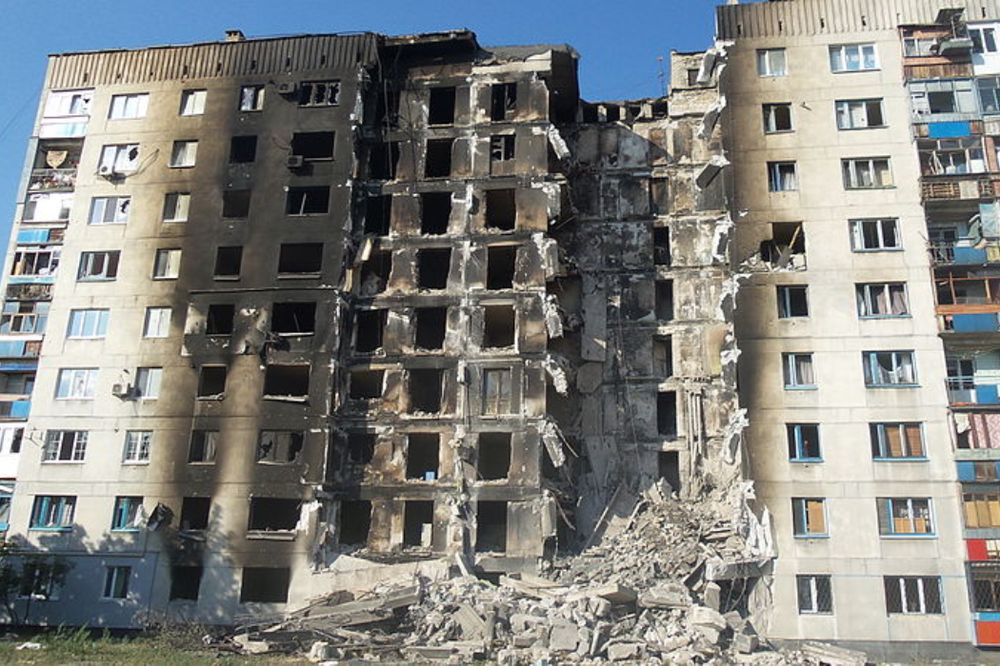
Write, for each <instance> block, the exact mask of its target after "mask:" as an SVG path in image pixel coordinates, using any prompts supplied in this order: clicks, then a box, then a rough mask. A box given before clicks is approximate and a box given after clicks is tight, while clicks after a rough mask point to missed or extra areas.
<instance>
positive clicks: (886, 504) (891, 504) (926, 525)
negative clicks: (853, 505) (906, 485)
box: [876, 497, 934, 535]
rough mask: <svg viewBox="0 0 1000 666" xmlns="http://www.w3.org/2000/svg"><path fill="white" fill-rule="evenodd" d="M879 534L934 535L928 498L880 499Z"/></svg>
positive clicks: (878, 505)
mask: <svg viewBox="0 0 1000 666" xmlns="http://www.w3.org/2000/svg"><path fill="white" fill-rule="evenodd" d="M876 505H877V507H878V532H879V534H882V535H901V534H934V524H933V522H932V521H931V501H930V500H929V499H927V498H919V499H915V498H912V497H879V498H877V499H876Z"/></svg>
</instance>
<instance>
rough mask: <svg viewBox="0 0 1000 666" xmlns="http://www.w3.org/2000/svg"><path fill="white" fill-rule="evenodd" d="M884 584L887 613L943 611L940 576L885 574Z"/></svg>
mask: <svg viewBox="0 0 1000 666" xmlns="http://www.w3.org/2000/svg"><path fill="white" fill-rule="evenodd" d="M883 584H884V587H885V610H886V612H887V613H890V614H892V613H904V614H908V615H923V614H938V613H940V612H941V578H940V577H938V576H885V577H884V578H883Z"/></svg>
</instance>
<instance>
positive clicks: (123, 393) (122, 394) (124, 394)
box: [111, 384, 132, 400]
mask: <svg viewBox="0 0 1000 666" xmlns="http://www.w3.org/2000/svg"><path fill="white" fill-rule="evenodd" d="M111 395H113V396H115V397H116V398H118V399H119V400H127V399H128V398H129V396H131V395H132V385H131V384H114V385H113V386H112V387H111Z"/></svg>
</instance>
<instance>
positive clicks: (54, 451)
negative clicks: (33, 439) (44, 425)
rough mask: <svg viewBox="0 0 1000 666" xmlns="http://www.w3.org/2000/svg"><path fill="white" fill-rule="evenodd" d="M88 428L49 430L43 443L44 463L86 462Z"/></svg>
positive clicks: (42, 459)
mask: <svg viewBox="0 0 1000 666" xmlns="http://www.w3.org/2000/svg"><path fill="white" fill-rule="evenodd" d="M89 438H90V433H89V431H87V430H47V431H45V443H44V444H43V445H42V457H41V462H42V464H57V465H65V464H78V463H83V462H86V459H87V441H88V439H89Z"/></svg>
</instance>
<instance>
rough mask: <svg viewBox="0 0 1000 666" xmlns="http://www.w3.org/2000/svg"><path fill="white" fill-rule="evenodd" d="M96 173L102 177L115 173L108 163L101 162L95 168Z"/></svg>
mask: <svg viewBox="0 0 1000 666" xmlns="http://www.w3.org/2000/svg"><path fill="white" fill-rule="evenodd" d="M97 174H98V175H99V176H101V177H103V178H114V177H115V176H116V175H117V174H116V173H115V168H114V167H113V166H111V165H109V164H102V165H101V168H99V169H98V170H97Z"/></svg>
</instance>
